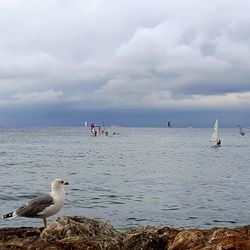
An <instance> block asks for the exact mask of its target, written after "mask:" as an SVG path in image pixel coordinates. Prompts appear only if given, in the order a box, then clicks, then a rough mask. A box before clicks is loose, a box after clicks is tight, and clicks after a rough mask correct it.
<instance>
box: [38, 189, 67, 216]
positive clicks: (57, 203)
mask: <svg viewBox="0 0 250 250" xmlns="http://www.w3.org/2000/svg"><path fill="white" fill-rule="evenodd" d="M50 195H51V197H52V198H53V204H52V205H50V206H49V207H47V208H45V209H44V210H43V211H42V212H41V213H40V215H41V216H42V217H50V216H52V215H54V214H56V213H58V212H59V211H60V210H61V209H62V207H63V205H64V190H61V191H60V192H51V193H50Z"/></svg>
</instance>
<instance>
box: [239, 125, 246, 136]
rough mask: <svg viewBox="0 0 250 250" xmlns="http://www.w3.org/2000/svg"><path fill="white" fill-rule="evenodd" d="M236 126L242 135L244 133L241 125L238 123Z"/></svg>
mask: <svg viewBox="0 0 250 250" xmlns="http://www.w3.org/2000/svg"><path fill="white" fill-rule="evenodd" d="M238 128H239V130H240V134H241V135H242V136H243V135H245V131H244V130H243V129H242V127H241V126H240V124H239V125H238Z"/></svg>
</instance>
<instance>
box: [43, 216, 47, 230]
mask: <svg viewBox="0 0 250 250" xmlns="http://www.w3.org/2000/svg"><path fill="white" fill-rule="evenodd" d="M43 224H44V227H45V228H46V227H47V219H46V218H43Z"/></svg>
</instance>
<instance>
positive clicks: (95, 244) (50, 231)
mask: <svg viewBox="0 0 250 250" xmlns="http://www.w3.org/2000/svg"><path fill="white" fill-rule="evenodd" d="M41 238H42V239H44V240H46V241H47V242H50V243H56V244H57V245H59V246H62V247H64V246H67V247H68V248H69V249H71V248H72V249H85V248H86V249H87V248H88V247H89V249H118V248H117V247H119V248H120V247H121V246H122V242H123V236H122V235H121V233H120V232H118V231H116V230H115V229H114V228H113V226H112V225H110V224H108V223H105V222H102V221H97V220H93V219H89V218H86V217H83V216H81V217H80V216H74V217H66V216H64V217H61V218H58V219H57V220H56V221H55V222H54V223H52V224H51V225H50V226H49V227H47V228H46V229H44V230H43V232H42V233H41ZM83 246H84V247H85V248H83Z"/></svg>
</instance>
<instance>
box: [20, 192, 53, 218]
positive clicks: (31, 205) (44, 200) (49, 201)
mask: <svg viewBox="0 0 250 250" xmlns="http://www.w3.org/2000/svg"><path fill="white" fill-rule="evenodd" d="M53 204H54V201H53V198H52V197H51V196H50V195H48V194H47V195H43V196H39V197H37V198H35V199H33V200H31V201H29V202H28V203H27V204H26V205H24V206H22V207H20V208H18V209H17V210H16V214H17V215H18V216H22V217H39V213H41V212H42V211H43V210H44V209H45V208H47V207H49V206H51V205H53Z"/></svg>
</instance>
